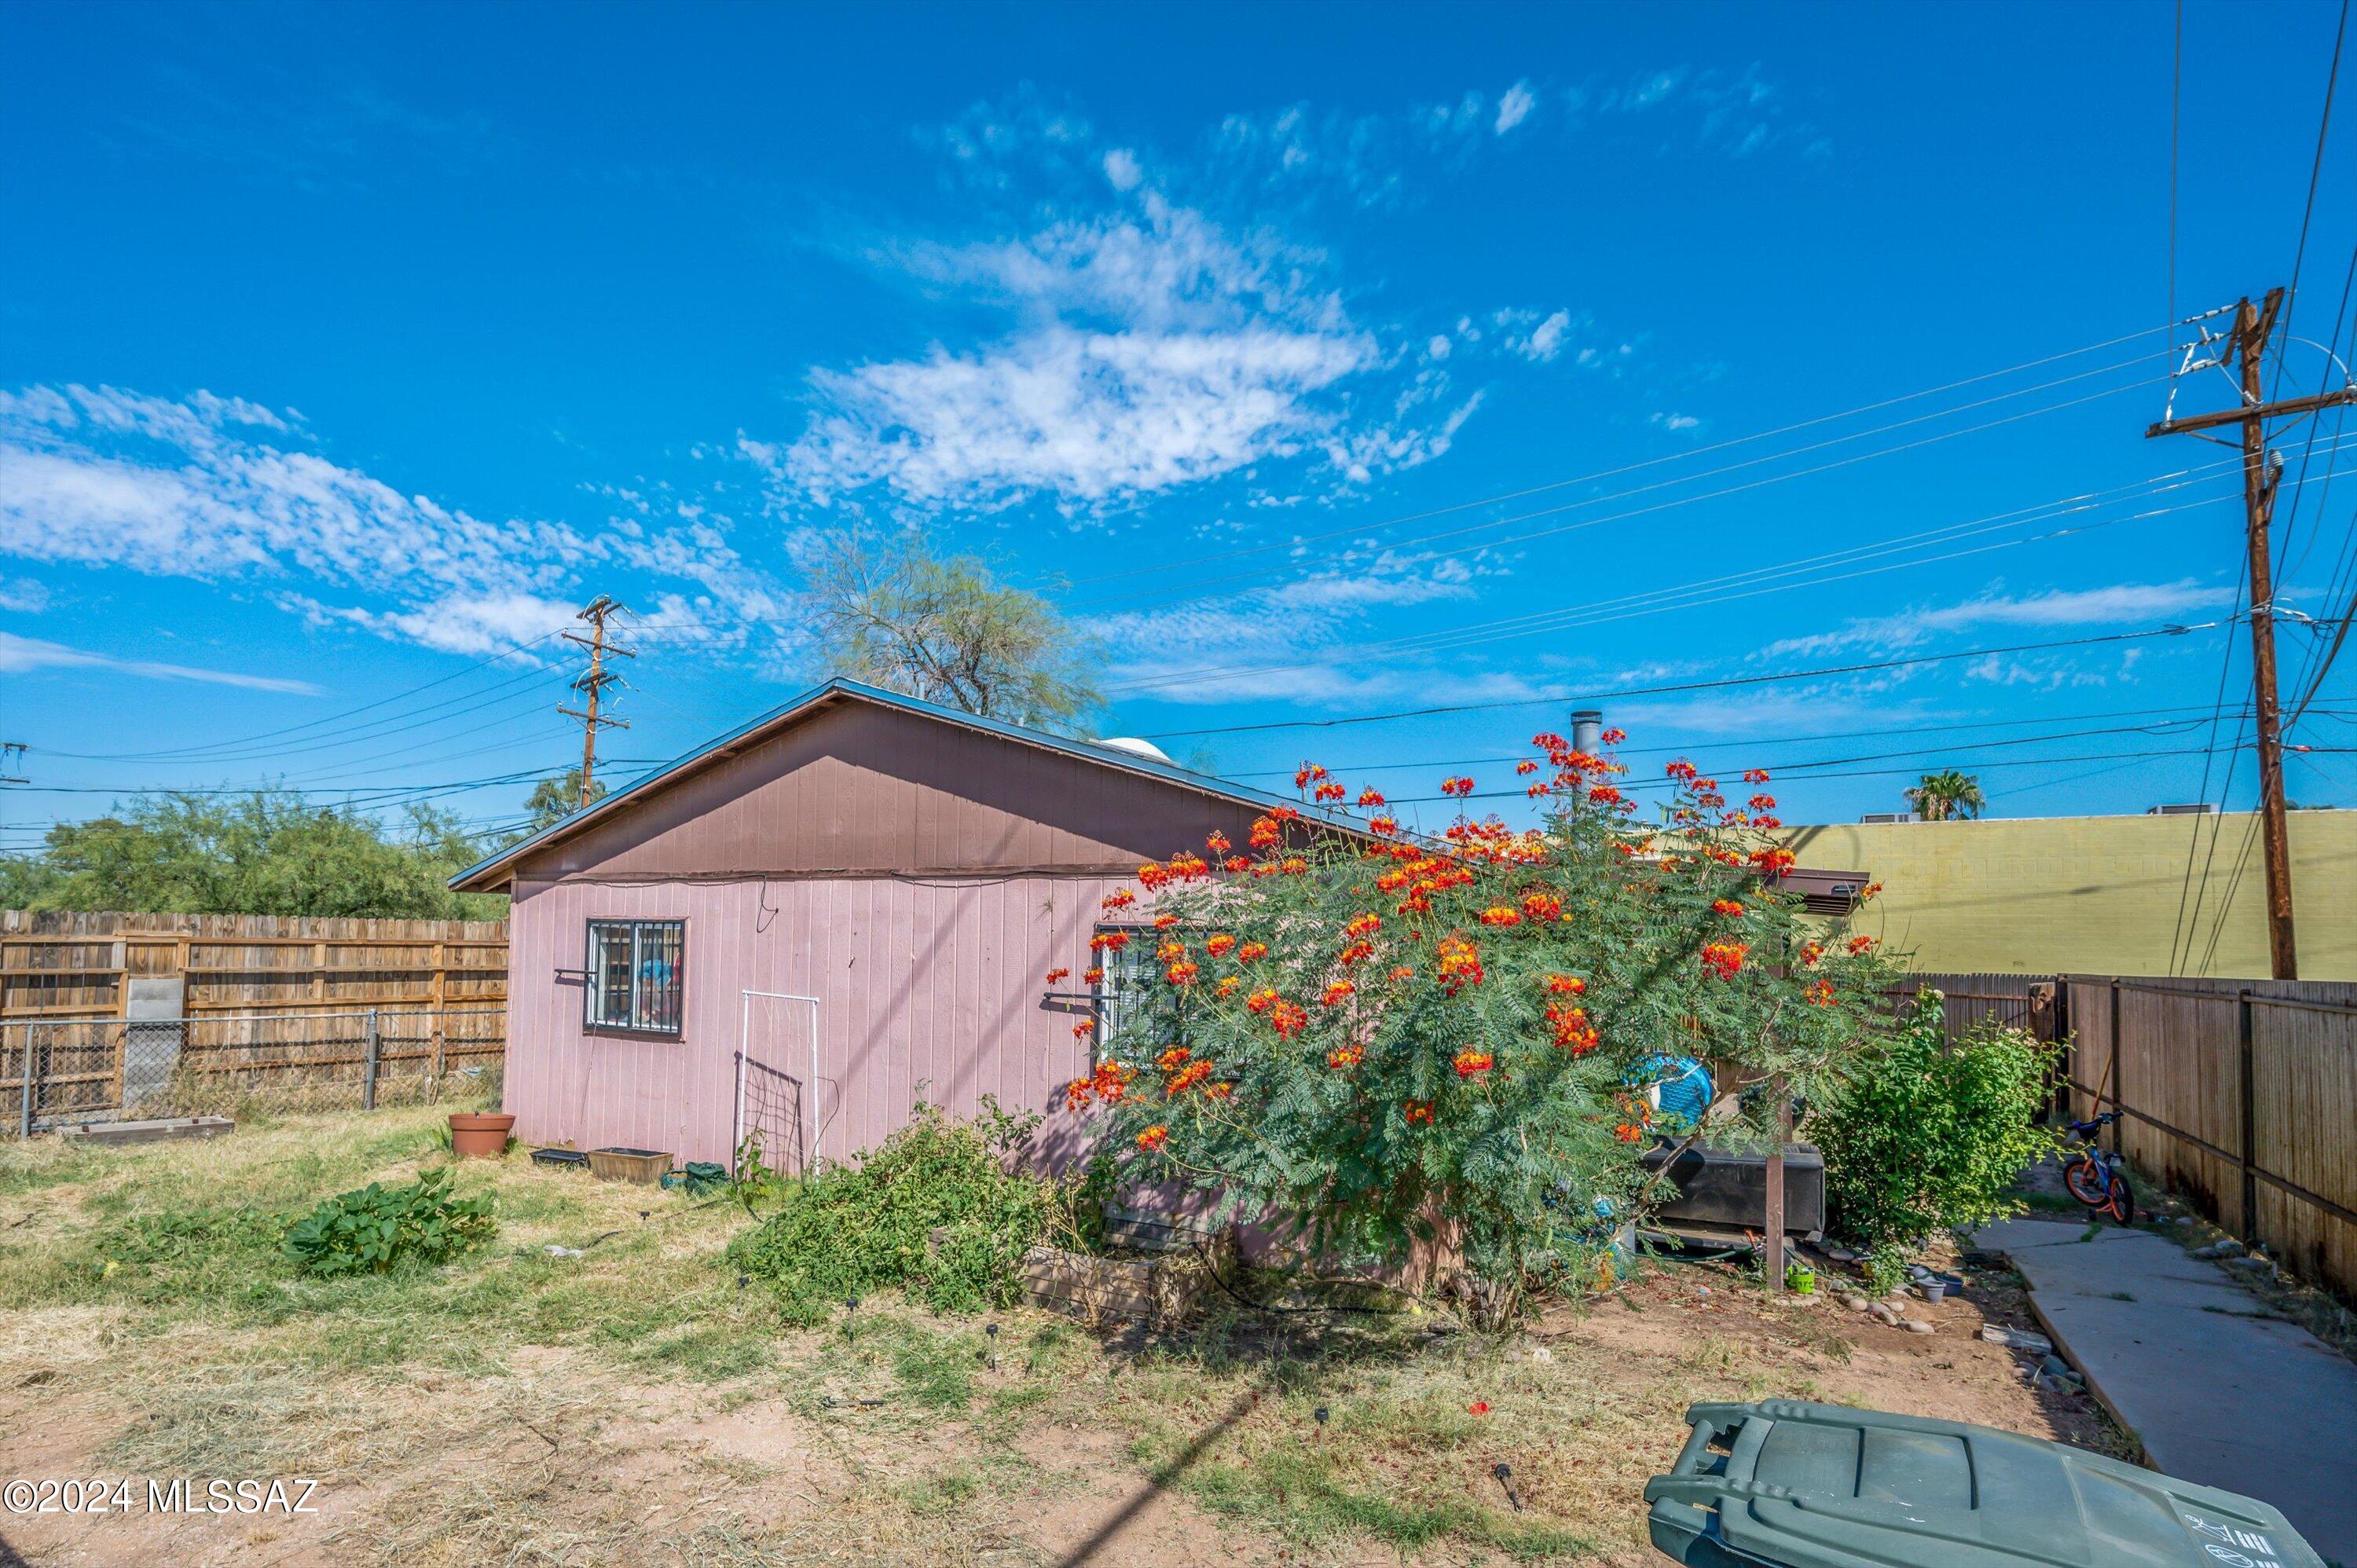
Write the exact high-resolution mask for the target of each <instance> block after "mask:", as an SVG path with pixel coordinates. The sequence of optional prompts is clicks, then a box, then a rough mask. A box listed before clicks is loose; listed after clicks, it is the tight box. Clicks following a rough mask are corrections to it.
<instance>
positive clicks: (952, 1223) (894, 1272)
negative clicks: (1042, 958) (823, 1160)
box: [728, 1098, 1072, 1326]
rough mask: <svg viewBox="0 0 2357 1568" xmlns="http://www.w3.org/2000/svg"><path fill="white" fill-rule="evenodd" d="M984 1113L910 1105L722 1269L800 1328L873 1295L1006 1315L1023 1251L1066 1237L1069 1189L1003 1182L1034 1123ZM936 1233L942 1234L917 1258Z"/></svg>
mask: <svg viewBox="0 0 2357 1568" xmlns="http://www.w3.org/2000/svg"><path fill="white" fill-rule="evenodd" d="M984 1104H985V1107H986V1109H985V1112H984V1113H983V1114H982V1115H981V1116H978V1117H976V1118H974V1119H973V1120H972V1121H952V1119H950V1118H949V1117H948V1116H946V1115H944V1114H943V1113H942V1110H941V1108H940V1107H939V1106H935V1105H922V1104H920V1105H919V1106H918V1107H917V1108H916V1114H915V1116H914V1117H913V1118H912V1119H911V1120H910V1121H909V1123H908V1125H906V1126H904V1127H902V1128H901V1129H900V1130H899V1132H897V1133H893V1134H892V1135H891V1136H890V1137H889V1138H888V1139H886V1140H885V1141H884V1144H883V1146H882V1147H881V1148H877V1149H872V1150H869V1151H868V1152H867V1153H866V1154H865V1155H861V1156H860V1161H859V1164H857V1165H833V1166H829V1167H827V1168H826V1169H824V1170H823V1171H821V1172H819V1173H818V1174H817V1175H815V1176H812V1177H811V1178H810V1179H809V1180H807V1181H805V1182H803V1183H802V1186H801V1187H799V1188H798V1189H796V1190H795V1191H794V1192H792V1193H791V1195H790V1196H789V1197H787V1198H786V1200H785V1207H784V1208H781V1209H780V1210H779V1211H778V1212H777V1213H776V1214H775V1215H772V1216H771V1217H770V1219H766V1220H764V1221H763V1222H762V1223H761V1225H760V1226H759V1228H758V1229H756V1230H750V1231H748V1232H746V1233H745V1234H743V1235H741V1236H739V1237H737V1240H735V1241H733V1242H731V1243H730V1244H729V1248H728V1261H729V1262H731V1263H733V1264H735V1265H736V1266H737V1268H738V1269H740V1270H742V1271H743V1272H744V1273H748V1274H751V1275H753V1276H755V1277H756V1278H759V1279H762V1280H765V1281H767V1282H768V1283H769V1284H770V1288H771V1289H772V1290H773V1291H775V1292H776V1294H777V1297H778V1304H779V1306H780V1310H782V1311H783V1312H784V1314H785V1316H787V1318H788V1319H789V1320H791V1321H792V1322H795V1323H799V1324H802V1325H804V1326H809V1325H813V1324H815V1323H818V1322H820V1321H822V1320H823V1318H824V1317H825V1316H827V1314H828V1313H829V1312H830V1311H831V1310H834V1309H835V1308H839V1307H840V1306H841V1305H843V1303H844V1302H845V1300H846V1299H848V1298H849V1297H852V1296H856V1295H862V1294H866V1292H868V1291H870V1290H874V1289H877V1288H879V1287H883V1286H898V1287H900V1288H902V1289H905V1290H907V1291H908V1292H909V1294H911V1295H913V1296H915V1297H916V1298H918V1299H919V1300H921V1301H923V1302H924V1303H926V1304H927V1305H930V1306H931V1307H933V1308H935V1309H936V1310H939V1311H944V1312H975V1311H979V1310H981V1309H982V1308H984V1307H985V1306H1004V1305H1009V1304H1010V1303H1012V1302H1013V1301H1014V1300H1015V1299H1016V1296H1017V1273H1018V1271H1019V1268H1020V1265H1021V1263H1022V1261H1023V1253H1024V1250H1025V1249H1026V1248H1028V1247H1029V1246H1030V1245H1031V1244H1032V1243H1033V1242H1035V1241H1037V1240H1040V1239H1041V1238H1042V1237H1043V1236H1045V1235H1048V1234H1049V1233H1050V1231H1051V1230H1055V1231H1063V1230H1068V1229H1069V1221H1070V1216H1071V1212H1072V1205H1071V1189H1068V1188H1067V1187H1063V1186H1060V1184H1058V1183H1055V1182H1050V1181H1043V1180H1041V1179H1040V1178H1039V1177H1037V1176H1029V1175H1026V1174H1023V1173H1021V1172H1019V1171H1017V1172H1014V1173H1011V1174H1010V1173H1009V1171H1008V1170H1007V1168H1006V1167H1007V1165H1009V1164H1010V1163H1013V1162H1014V1161H1015V1159H1016V1157H1017V1156H1018V1155H1021V1153H1022V1152H1023V1151H1024V1149H1025V1148H1026V1147H1027V1146H1028V1144H1029V1143H1030V1139H1031V1133H1032V1132H1033V1130H1034V1129H1035V1128H1037V1126H1038V1125H1039V1118H1038V1117H1037V1116H1022V1117H1018V1116H1012V1115H1009V1114H1007V1113H1006V1112H1003V1111H1001V1110H999V1109H998V1106H997V1104H996V1102H995V1101H990V1100H988V1099H986V1098H985V1101H984ZM936 1229H942V1230H944V1234H943V1235H942V1239H941V1242H940V1244H939V1245H938V1246H937V1247H931V1248H929V1247H928V1244H927V1238H928V1237H929V1235H930V1234H931V1232H932V1231H933V1230H936Z"/></svg>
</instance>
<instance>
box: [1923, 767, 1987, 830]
mask: <svg viewBox="0 0 2357 1568" xmlns="http://www.w3.org/2000/svg"><path fill="white" fill-rule="evenodd" d="M1907 800H1908V803H1909V804H1910V805H1912V806H1913V807H1914V808H1915V814H1916V815H1917V816H1919V817H1921V818H1922V819H1923V821H1925V822H1947V821H1950V820H1951V819H1953V818H1958V817H1977V816H1979V815H1980V814H1981V808H1982V807H1983V806H1986V805H1987V804H1988V800H1987V798H1986V797H1985V796H1984V795H1982V793H1981V781H1980V780H1979V779H1975V778H1974V777H1973V776H1972V775H1971V774H1969V773H1959V772H1957V771H1956V770H1955V769H1954V768H1944V769H1943V770H1942V771H1940V772H1938V773H1926V774H1925V775H1923V781H1922V782H1921V784H1918V785H1916V786H1915V788H1913V789H1910V790H1908V791H1907Z"/></svg>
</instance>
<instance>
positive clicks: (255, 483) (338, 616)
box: [0, 386, 768, 679]
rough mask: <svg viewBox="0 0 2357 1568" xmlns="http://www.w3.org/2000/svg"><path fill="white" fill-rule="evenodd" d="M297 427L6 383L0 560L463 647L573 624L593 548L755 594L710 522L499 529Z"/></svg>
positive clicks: (221, 408) (0, 448)
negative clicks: (243, 582) (165, 587)
mask: <svg viewBox="0 0 2357 1568" xmlns="http://www.w3.org/2000/svg"><path fill="white" fill-rule="evenodd" d="M299 423H300V422H299V421H298V420H296V419H294V418H292V417H290V416H286V415H282V414H279V413H273V412H272V411H270V410H268V409H266V408H263V407H261V406H259V405H257V404H254V403H247V402H245V401H243V400H242V399H237V398H222V397H217V396H215V395H213V394H212V393H210V392H197V393H194V394H192V395H190V396H188V397H186V398H182V399H178V400H173V399H168V398H158V397H151V396H146V395H144V394H141V393H138V392H124V391H120V390H117V389H115V388H111V387H100V388H96V389H92V388H88V387H81V386H69V387H63V388H48V387H35V388H30V389H27V390H26V391H24V392H17V393H7V392H0V554H9V555H15V556H18V557H20V558H24V559H28V560H39V561H53V562H70V563H75V564H82V565H89V566H103V567H116V568H120V569H124V570H127V571H133V572H138V573H142V574H145V575H150V576H174V577H188V578H194V579H198V580H201V581H209V582H210V581H223V580H234V579H248V578H252V579H261V580H263V581H265V582H271V583H274V584H276V585H279V586H278V587H277V590H276V592H275V598H276V600H277V602H279V603H280V604H281V605H282V606H284V607H287V608H289V609H292V610H294V611H296V613H299V614H302V615H304V616H305V617H306V618H309V619H310V620H311V621H312V622H313V623H314V624H317V625H327V624H341V625H349V626H356V627H361V628H366V629H368V630H371V631H373V632H376V633H377V634H379V635H382V636H386V637H393V638H402V639H413V640H416V641H421V642H424V643H425V644H426V645H427V646H429V647H435V648H441V649H447V650H455V651H464V652H481V651H486V650H490V649H493V648H496V647H499V646H501V645H502V643H503V642H510V641H514V640H519V639H525V638H531V637H536V636H539V635H541V634H542V633H544V632H545V631H547V630H549V629H551V628H553V627H554V625H555V624H557V618H556V614H557V611H558V610H559V609H562V610H563V611H564V616H563V617H562V618H569V617H570V615H571V606H572V605H573V604H574V603H575V602H576V598H575V595H576V591H577V590H576V585H575V568H576V564H578V563H580V562H583V561H585V560H589V559H593V558H603V559H605V560H608V561H618V562H620V563H623V564H630V565H632V566H635V567H637V568H639V569H640V570H643V571H649V572H653V573H658V574H662V575H671V576H677V577H683V578H686V579H688V580H690V581H693V582H697V583H700V584H703V585H705V586H706V587H707V588H708V589H709V590H710V591H712V592H713V593H714V594H715V595H716V596H724V597H726V599H727V601H728V602H729V603H730V604H731V605H732V606H733V607H737V608H739V609H751V608H756V607H759V606H760V605H761V604H763V603H764V602H766V596H768V590H767V588H766V586H765V582H764V579H763V578H762V577H761V575H760V574H759V573H756V572H752V571H749V570H748V569H746V568H745V567H744V566H743V564H741V563H739V562H737V560H736V558H735V555H734V553H733V552H731V551H730V550H729V549H728V547H727V544H726V539H725V538H724V537H723V536H722V535H721V533H720V532H719V531H718V530H716V528H715V527H714V526H713V525H712V524H711V523H709V522H707V521H702V520H700V519H694V520H687V521H680V520H678V519H677V518H676V516H675V515H674V517H673V520H672V521H669V522H668V523H667V524H666V525H665V527H664V528H662V529H653V528H650V527H649V526H647V525H646V524H644V523H642V522H641V521H640V520H639V519H638V518H635V517H622V518H617V519H613V520H611V521H610V522H609V525H608V530H607V532H605V533H603V534H601V535H600V536H599V537H598V538H597V541H596V542H595V543H594V545H593V543H592V542H591V540H590V539H589V538H588V537H587V536H585V535H583V534H582V533H580V532H577V531H576V530H575V529H573V528H571V527H568V526H565V525H564V524H559V523H553V522H539V521H526V520H521V519H510V520H506V521H490V520H487V519H483V518H479V517H476V516H474V515H472V514H470V513H468V512H466V511H464V510H458V509H456V508H451V507H446V506H443V505H441V504H440V503H438V502H436V501H434V500H432V499H428V498H426V497H425V496H416V495H404V494H403V493H402V492H401V491H399V490H396V489H393V487H392V486H390V485H387V484H385V483H383V482H382V481H381V480H379V479H376V478H371V477H370V476H369V475H367V474H364V473H361V472H360V471H359V470H357V469H353V468H349V467H342V466H340V465H338V464H336V463H333V462H331V461H329V460H328V459H327V458H325V457H322V456H318V455H317V454H316V453H314V452H311V451H308V450H306V449H304V446H303V444H302V443H303V433H302V431H301V430H300V428H299ZM617 496H618V498H622V499H626V502H627V500H628V499H629V498H628V497H627V493H626V492H617ZM638 499H643V498H638ZM639 510H645V509H643V508H640V509H639ZM673 510H674V514H675V513H676V509H675V508H674V509H673ZM681 535H684V536H685V537H684V538H681V537H678V536H681ZM298 584H299V585H298ZM330 595H332V596H335V597H345V596H354V595H356V596H360V597H361V599H363V600H364V601H365V602H364V603H363V604H362V605H361V606H360V607H349V606H347V607H338V606H336V605H333V604H330V603H328V602H326V599H327V596H330ZM188 678H191V679H193V678H194V677H188Z"/></svg>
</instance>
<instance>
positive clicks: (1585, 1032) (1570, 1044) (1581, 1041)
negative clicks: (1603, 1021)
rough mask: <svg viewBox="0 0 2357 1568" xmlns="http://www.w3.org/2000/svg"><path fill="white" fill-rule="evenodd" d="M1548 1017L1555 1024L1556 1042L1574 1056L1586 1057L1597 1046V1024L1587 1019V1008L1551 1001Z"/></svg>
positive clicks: (1548, 1007)
mask: <svg viewBox="0 0 2357 1568" xmlns="http://www.w3.org/2000/svg"><path fill="white" fill-rule="evenodd" d="M1546 1017H1547V1022H1548V1023H1549V1024H1551V1025H1553V1026H1555V1044H1556V1045H1558V1046H1560V1047H1563V1048H1564V1049H1565V1050H1567V1051H1569V1052H1570V1053H1571V1054H1572V1055H1573V1056H1576V1057H1584V1056H1586V1055H1587V1053H1588V1052H1590V1051H1592V1050H1594V1049H1595V1048H1596V1046H1597V1038H1596V1026H1594V1025H1593V1024H1590V1023H1589V1022H1588V1021H1587V1008H1585V1007H1566V1006H1564V1005H1563V1004H1560V1003H1555V1002H1550V1003H1549V1004H1547V1010H1546Z"/></svg>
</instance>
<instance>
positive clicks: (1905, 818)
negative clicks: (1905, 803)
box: [1858, 811, 1915, 822]
mask: <svg viewBox="0 0 2357 1568" xmlns="http://www.w3.org/2000/svg"><path fill="white" fill-rule="evenodd" d="M1914 820H1915V813H1914V812H1912V811H1868V812H1867V814H1866V815H1864V816H1862V817H1860V818H1858V821H1859V822H1913V821H1914Z"/></svg>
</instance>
